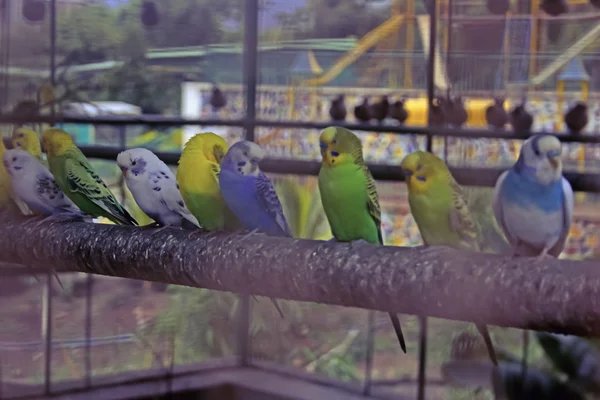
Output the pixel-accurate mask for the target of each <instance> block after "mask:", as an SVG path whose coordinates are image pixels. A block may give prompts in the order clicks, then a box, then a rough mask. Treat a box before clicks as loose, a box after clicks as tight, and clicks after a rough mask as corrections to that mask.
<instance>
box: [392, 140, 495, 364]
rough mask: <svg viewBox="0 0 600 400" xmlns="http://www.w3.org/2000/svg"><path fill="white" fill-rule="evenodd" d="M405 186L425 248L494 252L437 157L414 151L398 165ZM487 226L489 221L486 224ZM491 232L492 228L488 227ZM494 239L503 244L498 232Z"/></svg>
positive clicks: (481, 329)
mask: <svg viewBox="0 0 600 400" xmlns="http://www.w3.org/2000/svg"><path fill="white" fill-rule="evenodd" d="M401 168H402V172H403V173H404V177H405V179H406V185H407V187H408V203H409V205H410V211H411V213H412V215H413V217H414V219H415V222H416V223H417V226H418V227H419V232H420V233H421V236H422V238H423V241H424V242H425V245H427V246H447V247H451V248H454V249H461V250H467V251H484V252H495V248H497V247H498V246H501V245H502V243H493V242H491V241H490V240H487V239H489V238H490V236H487V235H485V234H484V230H485V229H488V228H490V227H484V226H483V224H482V223H481V222H482V221H478V220H476V219H474V218H473V215H472V213H471V210H470V209H469V205H468V203H467V198H466V196H465V193H464V191H463V189H462V188H461V187H460V186H459V185H458V183H456V181H455V180H454V177H453V176H452V174H451V173H450V170H449V169H448V167H447V166H446V164H445V163H444V161H442V160H441V159H440V158H439V157H437V156H436V155H434V154H432V153H429V152H424V151H416V152H414V153H411V154H409V155H407V156H406V157H405V158H404V160H402V164H401ZM488 223H489V221H488ZM491 228H492V229H493V227H491ZM495 238H496V240H499V241H504V242H505V241H506V240H505V239H504V238H503V237H502V235H501V234H500V232H499V235H497V236H496V237H495ZM476 327H477V330H478V331H479V333H480V334H481V336H482V337H483V339H484V342H485V344H486V347H487V350H488V354H489V356H490V359H491V360H492V362H493V363H494V364H495V365H497V364H498V360H497V358H496V353H495V351H494V346H493V344H492V340H491V338H490V335H489V332H488V329H487V327H486V326H485V325H480V324H476Z"/></svg>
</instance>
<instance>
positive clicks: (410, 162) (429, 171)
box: [401, 150, 451, 193]
mask: <svg viewBox="0 0 600 400" xmlns="http://www.w3.org/2000/svg"><path fill="white" fill-rule="evenodd" d="M401 168H402V172H403V173H404V177H405V180H406V184H407V186H408V189H409V190H410V191H411V192H412V191H414V192H415V193H424V192H426V191H427V190H428V189H429V188H430V186H431V185H432V183H434V182H438V183H439V182H440V181H443V180H447V179H449V176H451V175H450V171H449V170H448V167H447V166H446V164H445V163H444V161H443V160H442V159H441V158H439V157H438V156H436V155H435V154H432V153H429V152H426V151H421V150H417V151H415V152H413V153H411V154H409V155H407V156H406V157H404V159H403V160H402V164H401Z"/></svg>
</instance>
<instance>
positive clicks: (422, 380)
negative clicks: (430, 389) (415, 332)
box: [417, 316, 427, 400]
mask: <svg viewBox="0 0 600 400" xmlns="http://www.w3.org/2000/svg"><path fill="white" fill-rule="evenodd" d="M419 322H420V324H419V325H420V328H421V336H420V337H419V388H418V391H417V399H418V400H425V386H426V374H425V371H426V368H427V317H424V316H419Z"/></svg>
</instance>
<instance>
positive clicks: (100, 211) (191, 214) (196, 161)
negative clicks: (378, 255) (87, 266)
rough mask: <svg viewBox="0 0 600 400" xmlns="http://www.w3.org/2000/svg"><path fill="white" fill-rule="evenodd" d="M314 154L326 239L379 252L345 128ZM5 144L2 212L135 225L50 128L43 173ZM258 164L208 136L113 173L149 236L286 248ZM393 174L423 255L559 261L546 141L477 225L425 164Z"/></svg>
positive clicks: (451, 187) (30, 139)
mask: <svg viewBox="0 0 600 400" xmlns="http://www.w3.org/2000/svg"><path fill="white" fill-rule="evenodd" d="M319 142H320V150H321V155H322V165H321V169H320V171H319V176H318V184H319V191H320V194H321V201H322V205H323V209H324V211H325V214H326V216H327V219H328V221H329V224H330V226H331V231H332V233H333V235H334V239H335V240H337V241H340V242H366V243H369V244H372V245H383V236H382V231H381V208H380V204H379V199H378V194H377V189H376V185H375V181H374V179H373V176H372V175H371V173H370V171H369V168H368V167H367V165H366V163H365V161H364V157H363V151H362V142H361V140H360V138H359V137H358V136H357V135H355V134H354V133H353V132H351V131H350V130H348V129H346V128H344V127H339V126H331V127H328V128H326V129H324V130H323V131H322V132H321V134H320V138H319ZM0 143H2V141H0ZM12 143H13V146H14V148H13V149H11V150H5V149H4V146H3V145H2V149H0V150H2V151H0V152H3V155H2V160H3V168H0V194H2V193H4V194H5V196H4V199H5V204H4V206H7V205H8V201H10V200H11V199H12V201H14V202H15V203H17V204H18V203H24V205H21V206H20V208H21V210H22V211H24V208H23V207H27V208H28V209H29V210H30V211H31V212H33V213H34V214H37V215H39V216H42V217H45V218H44V220H48V219H66V220H70V219H73V218H84V219H88V220H89V218H90V217H100V216H102V217H106V218H108V219H110V220H111V221H113V222H114V223H116V224H123V225H136V221H135V220H134V219H133V218H132V217H131V216H130V215H129V213H128V212H127V211H126V210H125V208H124V207H122V205H121V204H120V203H119V202H118V201H117V199H116V198H115V196H114V195H113V194H112V193H111V191H110V190H109V188H108V186H107V185H106V184H105V183H104V181H103V180H102V179H101V178H100V176H99V175H98V174H97V173H96V172H95V171H94V169H93V167H92V166H91V164H90V163H89V161H88V160H87V158H86V157H85V155H84V154H83V153H82V152H81V151H80V150H79V149H78V148H77V146H76V145H75V143H74V141H73V139H72V137H71V136H70V135H69V134H68V133H67V132H65V131H63V130H61V129H57V128H50V129H47V130H46V131H45V132H44V133H43V134H42V144H43V148H44V150H45V151H46V154H47V158H48V163H47V164H46V163H45V160H43V157H42V153H41V146H40V143H39V140H38V137H37V134H36V132H34V131H33V130H31V129H28V128H20V129H18V130H16V131H15V132H14V133H13V137H12ZM264 156H265V152H264V151H263V149H262V148H261V147H260V146H259V145H257V144H256V143H253V142H249V141H240V142H237V143H235V144H233V145H232V146H231V147H229V146H228V144H227V142H226V141H225V140H224V139H223V138H222V137H221V136H219V135H216V134H214V133H211V132H207V133H200V134H197V135H195V136H194V137H192V138H191V139H190V140H189V141H188V142H187V143H186V144H185V147H184V149H183V151H182V155H181V158H180V160H179V167H178V169H177V173H176V174H174V173H173V172H172V171H171V170H170V168H169V167H168V166H167V165H166V164H165V163H164V162H162V161H161V160H160V159H159V158H158V157H157V156H156V155H155V154H154V153H152V152H151V151H150V150H147V149H143V148H135V149H129V150H126V151H123V152H122V153H120V154H119V155H118V156H117V164H118V166H119V168H120V169H121V171H122V173H123V176H124V177H125V181H126V183H127V186H128V187H129V189H130V190H131V193H132V194H133V197H134V199H135V201H136V202H137V203H138V205H139V206H140V208H141V209H142V210H143V211H144V212H145V213H146V214H147V215H148V216H149V217H151V218H153V219H154V220H155V221H156V224H153V225H151V226H156V227H157V228H158V229H164V228H165V227H181V228H184V229H187V228H188V227H190V228H199V227H202V228H203V229H205V230H208V231H217V230H228V231H235V230H240V229H246V230H248V231H250V232H251V233H250V235H251V234H253V233H254V232H261V233H264V234H267V235H271V236H283V237H290V238H291V237H293V235H292V233H291V230H290V227H289V225H288V223H287V220H286V217H285V215H284V213H283V208H282V206H281V203H280V200H279V198H278V196H277V193H276V192H275V189H274V187H273V185H272V183H271V181H270V180H269V178H268V177H267V176H266V175H265V174H264V173H263V172H262V171H261V169H260V166H259V164H260V162H261V160H263V158H264ZM401 168H402V172H403V174H404V178H405V181H406V184H407V188H408V193H409V197H408V200H409V205H410V209H411V213H412V215H413V217H414V219H415V221H416V223H417V226H418V228H419V231H420V233H421V236H422V238H423V241H424V243H425V245H426V246H433V245H440V246H446V247H450V248H455V249H461V250H466V251H478V252H492V253H505V252H510V253H512V254H513V255H517V256H537V260H538V261H539V260H543V259H544V258H545V257H548V256H553V257H558V255H559V254H560V253H561V252H562V250H563V248H564V246H565V241H566V238H567V235H568V232H569V228H570V224H571V219H572V215H573V204H574V201H573V191H572V189H571V186H570V185H569V182H568V181H567V180H566V179H564V178H563V176H562V162H561V143H560V141H559V140H558V139H557V138H556V137H554V136H551V135H536V136H533V137H531V138H529V139H528V140H526V141H525V142H524V144H523V146H522V148H521V152H520V155H519V158H518V160H517V162H516V163H515V164H514V165H513V166H512V168H510V169H509V170H507V171H505V172H504V173H503V174H502V175H501V176H500V177H499V179H498V181H497V183H496V187H495V190H494V196H493V200H492V209H493V214H494V215H493V216H491V218H489V219H485V220H484V219H479V218H476V217H475V216H474V215H473V214H472V212H471V210H470V209H469V204H471V203H470V202H469V201H468V199H467V194H466V193H467V192H466V191H465V189H462V188H461V187H460V186H459V185H458V184H457V182H456V181H455V180H454V178H453V176H452V174H451V172H450V170H449V169H448V167H447V166H446V164H445V163H444V161H443V160H441V159H440V158H438V157H437V156H435V155H434V154H432V153H429V152H424V151H416V152H413V153H411V154H409V155H407V156H406V157H405V158H404V159H403V161H402V164H401ZM2 173H4V174H5V175H2ZM6 173H7V174H8V175H6ZM0 199H1V198H0ZM44 220H42V221H44ZM490 232H491V234H490ZM443 249H445V248H443ZM271 300H272V301H273V303H274V304H275V306H276V307H277V309H278V311H279V312H280V313H281V309H280V308H279V307H278V305H277V302H276V301H275V300H274V299H271ZM281 315H282V317H283V314H282V313H281ZM389 316H390V318H391V321H392V325H393V327H394V330H395V332H396V335H397V338H398V341H399V343H400V346H401V348H402V350H403V351H404V352H406V344H405V340H404V336H403V333H402V329H401V326H400V320H399V318H398V316H397V315H396V314H394V313H389ZM477 328H478V330H479V331H480V333H481V334H482V335H483V337H484V340H485V343H486V346H487V348H488V352H489V355H490V358H491V360H492V361H493V362H494V364H497V360H496V355H495V352H494V348H493V345H492V342H491V339H490V337H489V333H488V331H487V328H486V327H485V326H484V325H480V324H479V325H477Z"/></svg>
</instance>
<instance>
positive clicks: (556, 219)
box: [493, 135, 574, 260]
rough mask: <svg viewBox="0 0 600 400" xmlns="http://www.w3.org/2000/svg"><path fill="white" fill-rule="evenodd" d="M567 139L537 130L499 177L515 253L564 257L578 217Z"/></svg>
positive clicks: (500, 202) (499, 209)
mask: <svg viewBox="0 0 600 400" xmlns="http://www.w3.org/2000/svg"><path fill="white" fill-rule="evenodd" d="M560 157H561V143H560V141H559V140H558V139H557V138H556V137H554V136H550V135H536V136H532V137H531V138H529V139H527V140H526V141H525V143H523V147H522V148H521V153H520V154H519V158H518V160H517V162H516V163H515V164H514V165H513V166H512V168H510V169H509V170H508V171H506V172H504V173H503V174H502V175H500V177H499V178H498V181H497V182H496V188H495V191H494V200H493V207H494V213H495V214H496V219H497V220H498V223H499V224H500V226H501V227H502V230H503V231H504V234H505V235H506V238H507V239H508V241H509V242H510V244H511V246H512V249H513V253H514V255H518V256H537V257H538V260H541V259H542V258H543V257H545V256H546V255H550V256H554V257H558V256H559V254H560V253H561V252H562V251H563V249H564V247H565V242H566V240H567V235H568V234H569V228H570V226H571V218H572V217H573V206H574V199H573V189H572V188H571V185H570V184H569V181H567V180H566V179H565V178H564V177H563V176H562V161H561V158H560Z"/></svg>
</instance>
